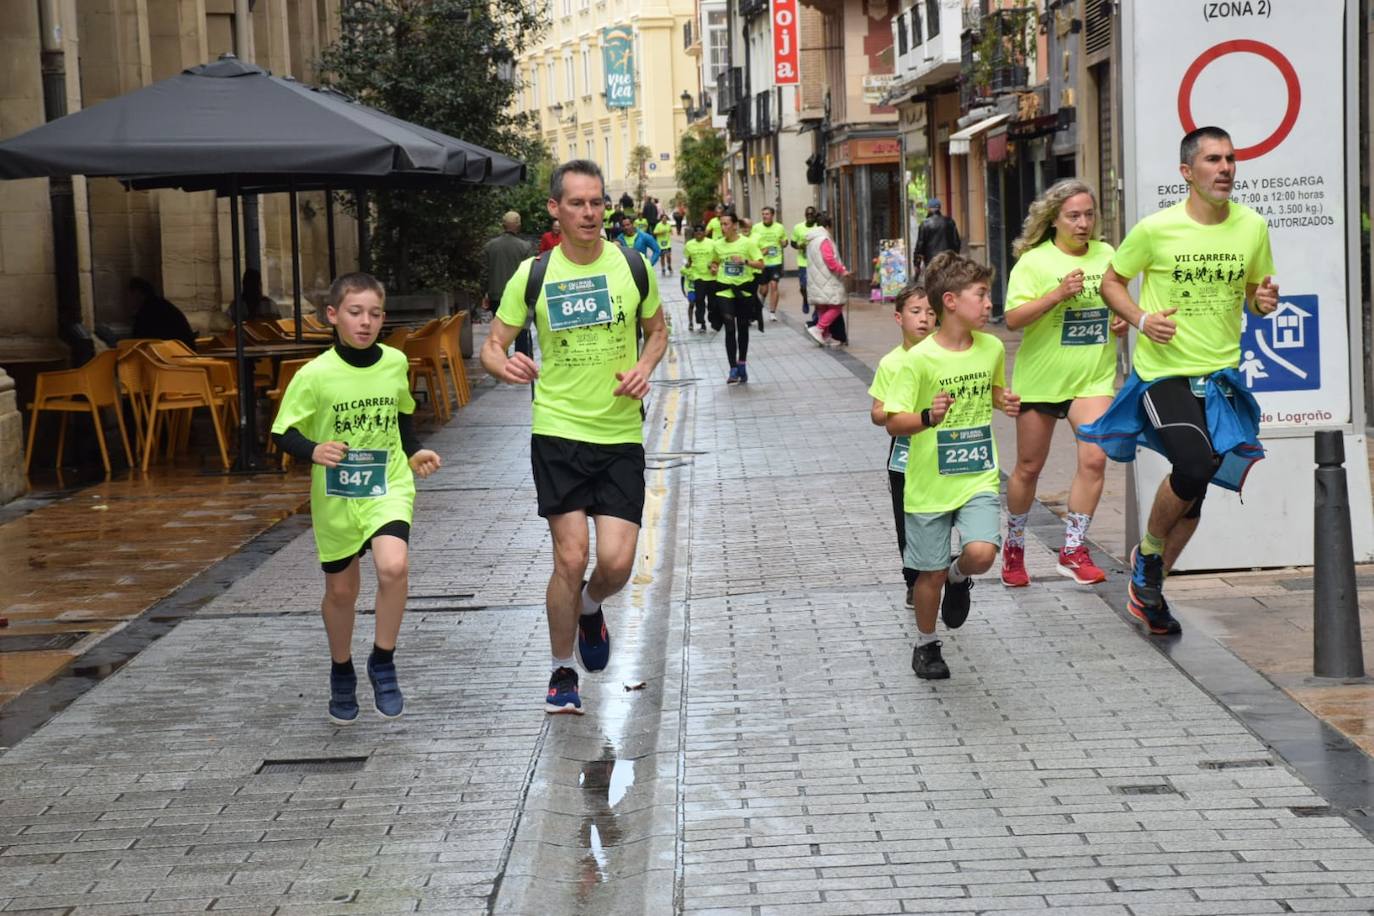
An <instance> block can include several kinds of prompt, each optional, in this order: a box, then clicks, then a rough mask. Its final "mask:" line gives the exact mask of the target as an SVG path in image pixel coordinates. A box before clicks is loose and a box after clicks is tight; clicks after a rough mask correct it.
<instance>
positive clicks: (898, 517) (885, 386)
mask: <svg viewBox="0 0 1374 916" xmlns="http://www.w3.org/2000/svg"><path fill="white" fill-rule="evenodd" d="M895 315H896V319H897V326H898V327H900V328H901V329H902V343H901V345H900V346H898V347H895V348H893V350H892V351H891V352H890V353H888V354H887V355H886V356H884V357H883V358H882V359H881V360H879V361H878V371H877V372H875V373H873V384H872V385H870V386H869V388H868V393H869V394H870V395H871V396H872V397H873V406H872V407H871V408H869V411H868V417H869V419H870V420H872V421H873V425H874V426H886V425H887V417H888V414H887V404H886V402H887V399H888V390H889V389H890V388H891V387H892V381H893V378H894V377H895V376H896V375H897V370H898V368H900V366H901V364H902V361H903V359H904V358H905V357H906V352H907V351H908V350H910V349H911V348H912V347H914V346H916V345H917V344H918V343H920V342H921V341H923V340H925V339H926V336H927V335H929V334H930V332H931V331H932V330H934V329H935V310H934V309H933V308H931V307H930V300H928V299H927V298H926V291H925V289H924V288H923V287H921V286H919V285H915V284H913V285H911V286H908V287H907V288H906V289H904V290H902V291H901V292H900V293H898V294H897V308H896V312H895ZM910 446H911V437H910V436H896V437H894V438H893V439H892V442H891V444H890V445H889V446H888V451H887V482H888V489H889V490H890V491H891V493H892V515H893V519H894V520H895V521H896V523H897V553H898V555H900V556H901V557H902V578H903V580H905V581H906V606H907V607H914V606H915V605H914V604H913V603H912V601H913V594H912V592H913V589H914V588H915V586H916V570H915V569H914V568H913V567H912V566H910V565H909V564H908V563H907V562H906V510H905V499H906V461H907V454H908V449H909V448H910Z"/></svg>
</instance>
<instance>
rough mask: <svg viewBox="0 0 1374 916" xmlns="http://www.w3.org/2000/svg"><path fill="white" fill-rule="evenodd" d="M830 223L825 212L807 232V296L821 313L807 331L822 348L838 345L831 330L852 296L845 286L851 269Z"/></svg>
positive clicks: (829, 218) (828, 216)
mask: <svg viewBox="0 0 1374 916" xmlns="http://www.w3.org/2000/svg"><path fill="white" fill-rule="evenodd" d="M831 223H832V220H831V217H830V214H829V213H822V214H820V215H819V216H817V217H816V225H815V226H812V227H811V228H810V229H809V230H807V233H806V286H807V298H808V299H809V300H810V302H811V306H812V308H814V309H815V310H816V314H817V315H818V316H819V317H818V319H817V321H816V323H815V325H813V326H812V327H809V328H807V329H806V333H808V334H810V335H811V338H812V339H813V340H815V341H816V343H817V344H818V345H820V346H822V347H824V346H837V345H838V341H836V340H835V338H834V336H833V335H832V334H831V330H830V329H831V325H833V324H834V323H835V321H836V319H838V318H839V317H840V316H841V315H843V314H844V305H845V301H846V300H847V299H848V298H849V293H848V292H847V291H846V290H845V287H844V278H845V277H847V276H849V270H848V269H847V268H846V267H845V266H844V264H843V262H841V261H840V255H839V252H838V251H836V250H835V242H834V240H833V239H831V237H830V226H831Z"/></svg>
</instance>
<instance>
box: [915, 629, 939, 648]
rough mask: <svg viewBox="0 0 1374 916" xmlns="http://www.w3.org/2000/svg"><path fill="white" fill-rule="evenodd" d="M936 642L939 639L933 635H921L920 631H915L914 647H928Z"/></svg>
mask: <svg viewBox="0 0 1374 916" xmlns="http://www.w3.org/2000/svg"><path fill="white" fill-rule="evenodd" d="M938 641H939V637H938V636H936V635H935V634H934V633H922V632H921V631H920V630H917V631H916V645H918V646H928V645H930V644H931V643H933V642H938Z"/></svg>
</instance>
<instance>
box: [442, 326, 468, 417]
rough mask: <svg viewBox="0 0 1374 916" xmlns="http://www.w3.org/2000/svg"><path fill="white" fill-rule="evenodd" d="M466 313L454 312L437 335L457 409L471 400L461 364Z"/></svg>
mask: <svg viewBox="0 0 1374 916" xmlns="http://www.w3.org/2000/svg"><path fill="white" fill-rule="evenodd" d="M467 318H468V313H467V312H466V311H462V312H455V313H454V314H453V316H452V317H451V318H449V319H448V320H447V321H446V322H444V324H443V327H441V328H440V330H439V333H440V335H441V336H442V338H443V346H442V348H441V352H442V353H443V356H444V361H445V362H447V363H448V374H449V377H450V378H451V379H453V394H454V397H455V398H456V399H457V401H458V406H459V407H466V406H467V403H468V402H469V401H471V400H472V388H471V386H469V384H468V367H467V364H466V363H464V362H463V344H462V333H463V322H464V321H467Z"/></svg>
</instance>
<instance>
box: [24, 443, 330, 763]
mask: <svg viewBox="0 0 1374 916" xmlns="http://www.w3.org/2000/svg"><path fill="white" fill-rule="evenodd" d="M304 479H305V478H304V477H303V476H299V475H292V476H288V475H282V474H263V475H252V476H233V475H218V474H202V473H199V472H198V471H196V470H192V469H185V468H183V469H171V468H166V469H159V470H157V471H155V472H154V473H152V474H149V475H142V474H137V473H133V474H129V473H126V474H124V475H120V476H117V477H116V478H114V479H112V480H108V481H101V482H99V483H95V484H92V485H90V486H85V487H81V488H78V489H75V490H74V491H71V492H60V491H59V492H57V493H55V494H51V495H49V494H47V493H45V491H43V490H40V491H39V492H38V494H37V495H35V496H32V497H29V498H28V499H26V500H23V501H21V502H20V503H19V504H16V505H15V506H14V507H11V508H9V510H8V512H7V513H6V514H7V516H8V518H7V519H6V520H3V521H0V582H4V589H3V591H4V593H5V600H4V610H3V611H2V612H0V614H3V616H5V617H7V618H8V619H9V625H8V627H6V628H5V629H4V630H0V708H3V706H4V704H7V703H9V702H11V701H12V700H14V698H15V697H17V696H19V695H20V694H21V693H23V692H24V691H25V690H27V689H29V688H30V687H32V686H33V685H35V684H41V683H43V682H45V681H47V680H49V679H50V678H52V677H54V676H56V675H58V674H59V673H60V672H63V671H64V670H65V669H68V668H69V667H71V665H72V663H73V661H74V660H75V659H77V658H79V657H80V656H81V655H83V654H84V653H86V652H87V651H88V650H90V649H92V648H93V647H95V646H96V645H97V644H99V643H100V642H101V641H102V640H103V639H105V638H106V637H107V636H108V635H109V634H110V633H111V632H113V631H116V630H118V629H120V628H122V627H124V626H125V625H126V624H127V623H128V622H129V621H131V620H133V619H135V618H137V617H138V616H139V615H140V614H143V613H144V612H145V611H146V610H147V609H148V608H149V607H150V606H151V605H152V604H154V603H155V602H157V601H158V600H160V599H162V598H164V597H165V596H167V595H168V594H170V593H172V592H174V591H176V590H177V589H179V588H181V587H182V586H183V585H184V584H185V583H186V582H187V581H188V580H190V579H191V578H193V577H194V576H196V575H197V574H199V573H201V572H202V571H204V570H205V569H206V568H208V567H209V566H211V565H212V564H214V563H216V562H218V561H219V560H221V559H222V558H224V557H226V556H229V555H230V554H233V553H234V552H235V551H237V550H239V549H240V548H241V547H243V545H244V544H246V543H247V542H248V541H250V540H251V539H252V538H254V537H256V536H257V535H259V534H261V533H262V532H263V531H265V530H267V529H268V528H270V527H272V526H273V525H275V524H277V523H278V522H280V521H281V520H283V519H285V518H287V517H289V516H291V515H292V514H294V513H295V512H296V511H297V510H299V509H300V508H301V507H302V506H304V505H305V503H306V500H307V496H308V494H307V495H303V494H302V482H303V481H304ZM0 746H4V745H3V743H0Z"/></svg>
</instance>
